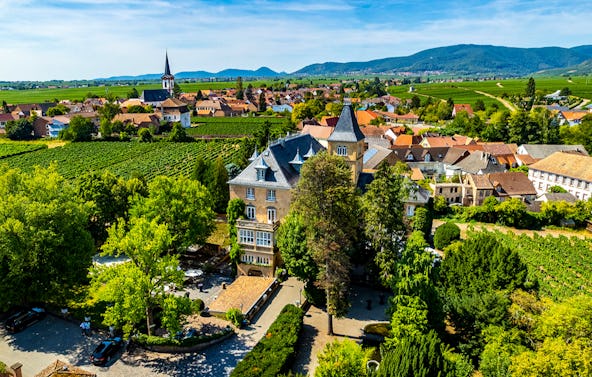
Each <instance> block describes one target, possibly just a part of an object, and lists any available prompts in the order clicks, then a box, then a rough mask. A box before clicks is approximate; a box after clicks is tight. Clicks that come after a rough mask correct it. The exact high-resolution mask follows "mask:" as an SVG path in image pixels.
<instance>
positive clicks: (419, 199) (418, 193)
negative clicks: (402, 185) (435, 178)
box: [403, 183, 431, 217]
mask: <svg viewBox="0 0 592 377" xmlns="http://www.w3.org/2000/svg"><path fill="white" fill-rule="evenodd" d="M430 197H431V193H430V191H429V190H426V189H424V188H423V187H421V186H419V185H418V184H415V183H413V184H412V185H411V189H410V191H409V195H408V196H407V199H405V202H404V204H403V206H404V208H405V216H407V217H412V216H414V215H415V210H416V209H417V208H418V207H426V206H427V205H428V203H429V201H430Z"/></svg>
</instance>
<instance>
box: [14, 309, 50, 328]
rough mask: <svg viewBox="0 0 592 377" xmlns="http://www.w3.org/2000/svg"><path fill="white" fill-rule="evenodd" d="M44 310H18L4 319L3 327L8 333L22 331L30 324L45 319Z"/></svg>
mask: <svg viewBox="0 0 592 377" xmlns="http://www.w3.org/2000/svg"><path fill="white" fill-rule="evenodd" d="M45 315H46V313H45V310H44V309H42V308H31V309H20V310H17V311H16V312H15V313H14V314H12V315H11V316H10V317H8V318H7V319H6V322H5V327H6V330H7V331H8V332H10V333H13V334H14V333H16V332H19V331H23V330H24V329H26V328H27V327H29V326H31V325H32V324H34V323H36V322H39V321H41V320H42V319H43V318H45Z"/></svg>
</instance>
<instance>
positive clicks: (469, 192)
mask: <svg viewBox="0 0 592 377" xmlns="http://www.w3.org/2000/svg"><path fill="white" fill-rule="evenodd" d="M464 183H465V193H464V198H463V205H466V206H480V205H482V204H483V201H484V200H485V198H487V197H490V196H493V185H492V184H491V182H490V181H489V177H488V176H486V175H482V174H467V175H466V176H465V177H464Z"/></svg>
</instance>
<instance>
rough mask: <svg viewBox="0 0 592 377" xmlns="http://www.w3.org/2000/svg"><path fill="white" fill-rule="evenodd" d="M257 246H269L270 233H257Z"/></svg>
mask: <svg viewBox="0 0 592 377" xmlns="http://www.w3.org/2000/svg"><path fill="white" fill-rule="evenodd" d="M257 246H265V247H270V246H271V233H269V232H257Z"/></svg>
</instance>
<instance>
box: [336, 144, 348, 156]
mask: <svg viewBox="0 0 592 377" xmlns="http://www.w3.org/2000/svg"><path fill="white" fill-rule="evenodd" d="M337 155H338V156H347V147H346V146H345V145H338V146H337Z"/></svg>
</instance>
